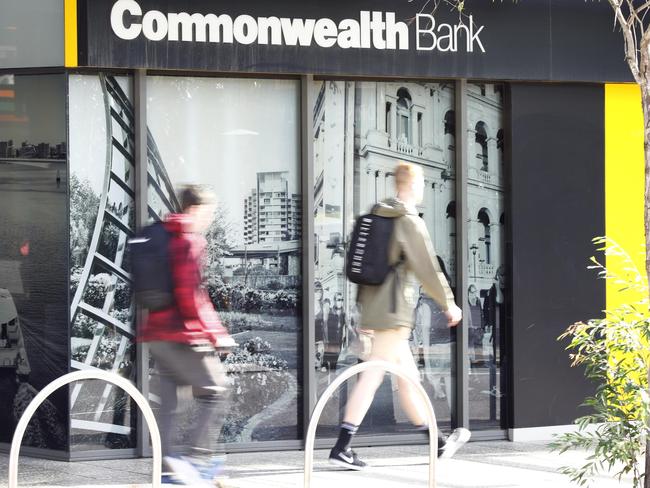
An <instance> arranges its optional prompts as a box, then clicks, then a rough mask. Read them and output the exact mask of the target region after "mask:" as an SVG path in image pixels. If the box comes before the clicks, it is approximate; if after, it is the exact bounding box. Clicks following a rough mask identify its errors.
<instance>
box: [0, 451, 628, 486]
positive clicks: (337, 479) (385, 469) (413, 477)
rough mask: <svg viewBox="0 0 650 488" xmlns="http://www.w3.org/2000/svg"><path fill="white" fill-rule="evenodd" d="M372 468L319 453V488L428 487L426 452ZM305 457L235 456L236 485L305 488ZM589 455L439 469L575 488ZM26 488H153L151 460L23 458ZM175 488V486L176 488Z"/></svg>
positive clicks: (477, 460)
mask: <svg viewBox="0 0 650 488" xmlns="http://www.w3.org/2000/svg"><path fill="white" fill-rule="evenodd" d="M357 451H358V453H359V455H360V456H361V457H362V459H364V460H365V461H367V462H368V464H369V467H368V469H366V470H365V471H363V472H350V471H344V470H341V469H339V468H336V467H333V466H330V465H329V464H328V463H327V454H328V451H326V450H317V451H316V453H315V462H314V475H313V478H312V480H313V482H312V487H313V488H325V487H326V488H347V487H352V488H365V487H368V488H396V487H397V488H399V487H406V488H419V487H426V486H428V485H427V476H428V456H427V447H426V446H392V447H373V448H360V449H358V450H357ZM303 456H304V454H303V453H302V452H299V451H289V452H262V453H246V454H241V453H238V454H230V455H228V458H227V463H228V471H227V474H228V477H229V479H228V482H229V483H230V484H231V485H232V486H233V487H234V488H252V487H255V488H266V487H268V488H297V487H300V486H302V481H303V463H304V460H303ZM586 456H587V453H585V452H568V453H565V454H563V455H561V456H560V455H558V454H557V453H551V452H549V451H548V449H547V447H546V445H545V444H543V443H512V442H506V441H493V442H473V443H470V444H468V445H467V446H466V447H465V448H464V449H463V450H461V451H460V452H459V453H458V454H457V455H456V457H455V458H454V459H448V460H443V461H441V462H440V463H438V467H437V474H438V475H437V483H438V487H440V488H469V487H472V488H515V487H522V488H523V487H525V488H565V487H566V488H570V487H576V486H577V485H575V484H572V483H570V481H569V479H568V478H567V477H566V476H565V475H563V474H561V473H560V472H559V470H560V468H561V467H562V466H567V465H570V466H579V465H581V464H582V463H584V460H585V458H586ZM7 470H8V456H7V455H6V454H0V488H6V486H7V474H8V473H7ZM19 486H21V487H34V488H36V487H38V488H42V487H50V486H51V487H55V486H63V487H78V488H82V487H102V488H122V487H125V488H126V487H129V488H131V487H148V486H151V460H150V459H132V460H116V461H85V462H74V463H68V462H60V461H49V460H41V459H35V458H28V457H22V458H21V460H20V469H19ZM168 486H172V485H168ZM631 486H632V482H631V478H630V477H626V478H623V479H622V480H621V481H619V480H618V479H616V478H615V477H614V476H613V474H608V473H605V474H603V475H601V476H599V477H597V478H596V479H595V482H594V483H593V484H592V487H594V488H614V487H617V488H618V487H623V488H628V487H631Z"/></svg>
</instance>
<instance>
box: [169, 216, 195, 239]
mask: <svg viewBox="0 0 650 488" xmlns="http://www.w3.org/2000/svg"><path fill="white" fill-rule="evenodd" d="M164 225H165V229H166V230H167V232H171V233H172V234H183V233H187V232H191V230H190V229H191V220H190V218H189V216H187V215H185V214H170V215H168V216H167V218H166V219H165V224H164Z"/></svg>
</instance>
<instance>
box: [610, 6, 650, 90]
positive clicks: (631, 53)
mask: <svg viewBox="0 0 650 488" xmlns="http://www.w3.org/2000/svg"><path fill="white" fill-rule="evenodd" d="M608 1H609V3H610V5H611V6H612V8H613V9H614V14H615V15H616V20H617V21H618V24H619V25H620V26H621V30H622V31H623V38H624V39H625V60H626V61H627V64H628V66H629V67H630V71H631V72H632V76H633V77H634V81H636V82H637V83H638V84H639V85H640V84H641V83H642V79H641V75H640V70H639V56H638V52H637V39H636V37H635V35H634V31H633V29H632V28H631V26H630V24H629V19H627V18H626V17H625V14H624V13H623V1H624V0H608ZM644 37H645V35H644Z"/></svg>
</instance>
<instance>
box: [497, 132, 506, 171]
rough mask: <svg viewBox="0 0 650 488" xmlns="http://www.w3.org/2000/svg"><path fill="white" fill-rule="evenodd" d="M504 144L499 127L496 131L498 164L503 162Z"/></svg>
mask: <svg viewBox="0 0 650 488" xmlns="http://www.w3.org/2000/svg"><path fill="white" fill-rule="evenodd" d="M504 150H505V146H504V143H503V129H499V130H498V132H497V154H498V157H499V164H503V151H504Z"/></svg>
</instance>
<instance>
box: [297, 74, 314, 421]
mask: <svg viewBox="0 0 650 488" xmlns="http://www.w3.org/2000/svg"><path fill="white" fill-rule="evenodd" d="M313 85H314V77H313V76H312V75H304V76H302V77H301V78H300V114H301V124H302V132H301V134H300V140H301V170H302V171H301V176H302V178H301V183H302V185H301V186H302V236H301V237H302V324H303V327H302V370H303V373H302V374H303V385H304V387H303V398H302V412H303V413H302V417H303V424H302V428H303V432H304V429H306V428H307V422H308V419H309V415H310V413H311V411H312V408H313V406H314V403H315V399H316V395H317V393H316V373H315V371H314V358H315V357H316V346H315V344H316V327H315V325H314V320H315V311H314V293H315V290H314V280H315V270H314V163H313V162H314V94H313Z"/></svg>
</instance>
